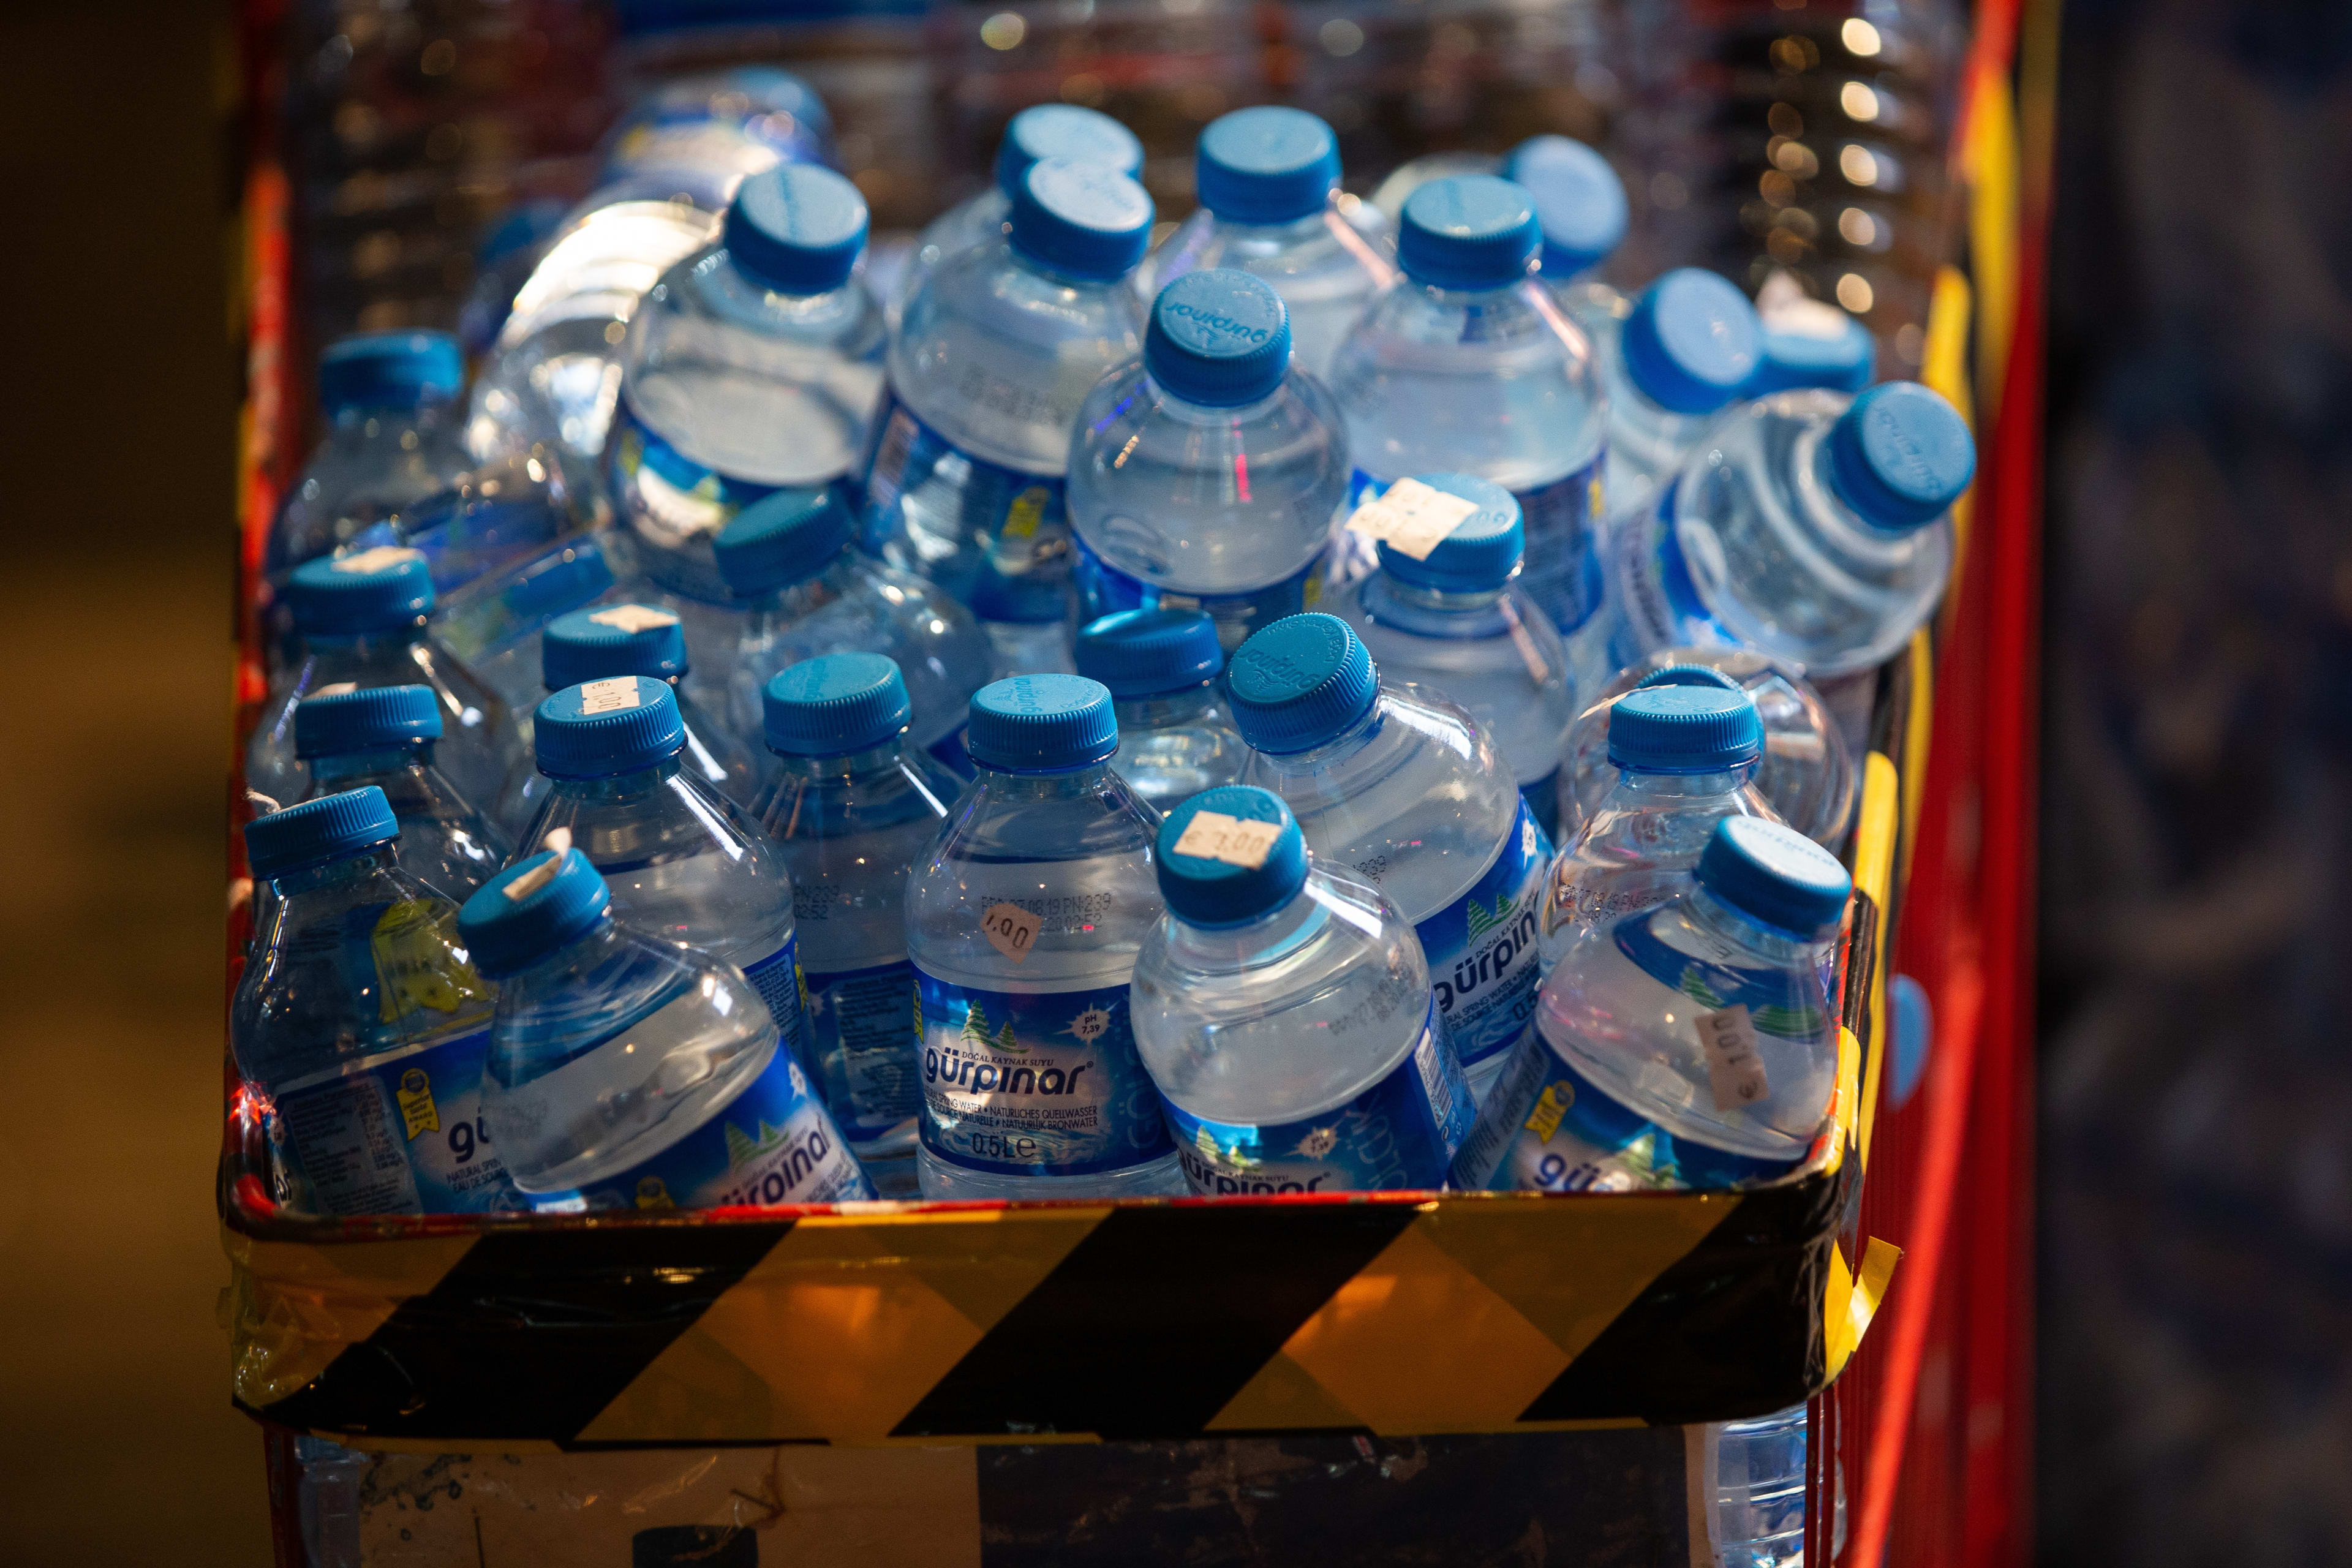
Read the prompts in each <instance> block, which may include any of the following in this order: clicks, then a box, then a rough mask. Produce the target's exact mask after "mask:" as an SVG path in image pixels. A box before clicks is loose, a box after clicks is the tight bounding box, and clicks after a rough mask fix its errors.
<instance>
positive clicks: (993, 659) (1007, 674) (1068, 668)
mask: <svg viewBox="0 0 2352 1568" xmlns="http://www.w3.org/2000/svg"><path fill="white" fill-rule="evenodd" d="M971 607H972V613H973V615H975V616H978V617H979V620H980V625H981V627H982V630H983V631H985V632H986V633H987V635H988V646H989V650H990V654H989V661H988V679H991V680H1004V679H1009V678H1011V677H1013V676H1015V675H1075V674H1076V673H1077V668H1078V667H1077V665H1076V662H1075V658H1076V656H1075V655H1074V654H1073V653H1072V651H1071V647H1070V614H1069V607H1068V605H1066V604H1059V603H1056V602H1055V601H1053V600H1050V599H1044V600H1041V599H1037V598H1034V597H1031V596H1028V595H1025V594H1024V593H1023V592H1022V591H1021V590H1020V589H1018V588H1011V589H1010V590H1009V591H1008V586H1007V585H1006V584H1003V583H998V582H983V583H982V584H981V585H980V588H979V590H978V591H977V592H976V593H974V594H973V595H972V596H971Z"/></svg>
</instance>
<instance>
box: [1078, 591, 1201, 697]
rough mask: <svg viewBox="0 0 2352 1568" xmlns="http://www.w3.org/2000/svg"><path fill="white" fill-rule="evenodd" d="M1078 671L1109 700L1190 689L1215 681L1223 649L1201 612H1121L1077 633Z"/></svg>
mask: <svg viewBox="0 0 2352 1568" xmlns="http://www.w3.org/2000/svg"><path fill="white" fill-rule="evenodd" d="M1076 651H1077V665H1078V673H1079V674H1080V675H1083V676H1085V677H1086V678H1087V679H1089V680H1099V681H1101V682H1102V683H1103V685H1104V686H1105V687H1107V688H1108V689H1109V691H1110V694H1111V695H1112V696H1113V697H1158V696H1160V695H1162V694H1163V693H1166V692H1171V691H1190V690H1191V689H1192V688H1194V687H1196V686H1202V685H1206V684H1207V683H1208V682H1210V681H1212V680H1214V679H1217V673H1218V671H1220V670H1222V669H1223V668H1225V650H1224V649H1223V647H1219V646H1218V643H1217V623H1216V622H1214V621H1213V620H1211V619H1210V618H1209V616H1208V615H1207V613H1206V612H1204V611H1201V610H1120V611H1118V612H1117V613H1116V614H1113V615H1108V616H1101V617H1100V618H1098V619H1096V620H1092V621H1089V622H1087V626H1086V628H1085V629H1084V630H1083V631H1081V632H1079V633H1078V641H1077V650H1076Z"/></svg>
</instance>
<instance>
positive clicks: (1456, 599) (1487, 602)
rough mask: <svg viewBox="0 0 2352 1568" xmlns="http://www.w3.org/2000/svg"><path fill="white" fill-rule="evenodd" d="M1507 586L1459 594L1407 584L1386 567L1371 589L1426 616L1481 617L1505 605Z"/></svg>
mask: <svg viewBox="0 0 2352 1568" xmlns="http://www.w3.org/2000/svg"><path fill="white" fill-rule="evenodd" d="M1507 585H1508V584H1505V583H1497V584H1496V585H1495V586H1493V587H1491V588H1478V589H1473V590H1470V591H1467V592H1456V591H1453V590H1449V589H1443V588H1423V587H1418V586H1416V585H1414V584H1411V583H1407V582H1405V581H1404V580H1402V578H1399V577H1397V576H1394V575H1393V574H1391V573H1390V572H1389V570H1388V569H1387V568H1386V567H1382V568H1381V571H1380V573H1379V574H1378V575H1376V576H1375V577H1374V578H1373V579H1372V583H1371V584H1369V585H1368V586H1369V587H1370V589H1371V590H1372V591H1376V592H1377V594H1378V595H1380V596H1381V597H1382V598H1385V599H1387V600H1389V601H1391V603H1393V604H1396V605H1402V606H1403V607H1404V608H1407V609H1412V610H1418V611H1420V612H1421V613H1422V614H1423V615H1425V616H1472V615H1475V616H1488V615H1491V614H1493V612H1494V608H1495V606H1496V605H1497V604H1499V603H1501V601H1502V597H1503V590H1504V589H1505V588H1506V587H1507Z"/></svg>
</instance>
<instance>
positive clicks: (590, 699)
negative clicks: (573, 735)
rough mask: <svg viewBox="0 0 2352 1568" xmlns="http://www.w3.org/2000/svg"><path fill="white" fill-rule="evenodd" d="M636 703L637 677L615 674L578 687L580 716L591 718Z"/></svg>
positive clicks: (617, 710) (630, 706) (620, 709)
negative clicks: (609, 677) (610, 677)
mask: <svg viewBox="0 0 2352 1568" xmlns="http://www.w3.org/2000/svg"><path fill="white" fill-rule="evenodd" d="M636 705H637V678H636V677H635V676H634V675H616V676H614V677H613V679H610V680H591V681H589V682H587V683H586V684H584V685H583V686H582V687H581V688H580V717H582V718H583V719H593V718H594V717H595V716H596V715H597V714H599V713H618V712H621V711H622V710H625V709H629V708H635V706H636Z"/></svg>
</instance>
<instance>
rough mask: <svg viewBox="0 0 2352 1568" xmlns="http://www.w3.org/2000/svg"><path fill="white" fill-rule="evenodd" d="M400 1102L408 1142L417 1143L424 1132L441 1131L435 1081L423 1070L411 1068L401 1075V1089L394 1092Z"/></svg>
mask: <svg viewBox="0 0 2352 1568" xmlns="http://www.w3.org/2000/svg"><path fill="white" fill-rule="evenodd" d="M393 1098H394V1099H395V1100H399V1101H400V1119H401V1121H404V1122H405V1123H407V1125H408V1141H409V1142H411V1143H414V1142H416V1138H417V1135H418V1134H419V1133H422V1132H438V1131H441V1112H440V1110H439V1109H438V1108H437V1107H436V1106H435V1105H434V1103H433V1080H432V1079H429V1078H427V1077H425V1069H424V1068H409V1069H408V1070H407V1071H406V1072H404V1073H402V1074H401V1075H400V1087H399V1088H398V1089H394V1091H393Z"/></svg>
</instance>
